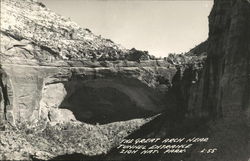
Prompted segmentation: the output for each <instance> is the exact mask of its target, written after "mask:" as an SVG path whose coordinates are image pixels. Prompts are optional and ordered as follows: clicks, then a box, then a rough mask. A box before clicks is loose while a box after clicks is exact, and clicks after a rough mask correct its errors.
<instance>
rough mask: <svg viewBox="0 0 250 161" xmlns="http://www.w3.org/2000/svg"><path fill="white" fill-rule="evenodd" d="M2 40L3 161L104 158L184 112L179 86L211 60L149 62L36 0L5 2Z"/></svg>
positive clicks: (142, 54) (195, 77)
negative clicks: (163, 118)
mask: <svg viewBox="0 0 250 161" xmlns="http://www.w3.org/2000/svg"><path fill="white" fill-rule="evenodd" d="M0 34H1V54H0V61H1V71H0V72H1V75H0V87H1V88H0V96H1V97H0V103H1V105H0V116H1V117H0V125H1V129H2V130H3V131H2V133H1V134H0V137H1V139H0V140H1V145H0V149H1V151H3V152H4V155H1V156H0V159H31V158H33V157H35V158H40V159H49V158H52V157H55V156H57V155H63V154H72V153H81V154H85V155H97V154H103V153H107V151H108V150H110V149H111V148H112V147H115V146H116V145H117V143H119V141H120V140H121V139H122V138H124V137H126V136H127V135H128V134H130V133H132V132H133V131H135V130H137V129H139V128H140V127H141V126H142V125H143V124H145V123H147V122H149V121H150V120H152V119H153V118H154V117H152V116H154V115H156V114H158V113H161V112H162V111H165V110H166V109H171V110H173V109H178V110H181V109H180V108H179V106H178V105H177V104H176V102H180V101H175V100H178V98H179V97H181V98H180V99H185V101H187V100H188V99H187V98H184V97H183V95H182V92H183V90H182V88H188V89H189V87H187V86H186V85H184V86H183V85H182V83H181V82H182V80H183V79H184V78H185V79H184V82H186V83H187V84H188V86H189V85H191V84H192V83H193V84H195V83H196V82H197V81H198V78H199V71H200V70H201V69H202V67H203V65H202V64H203V61H204V59H205V57H206V56H201V57H200V56H184V55H180V56H178V55H171V56H170V57H168V58H167V59H166V60H152V58H153V56H150V55H149V54H148V53H147V52H146V51H140V50H137V49H125V48H123V47H122V46H121V45H118V44H116V43H114V42H112V41H111V40H108V39H105V38H102V37H101V36H96V35H94V34H93V33H92V32H91V31H90V30H89V29H83V28H81V27H79V26H78V25H77V24H75V23H74V22H72V21H71V20H68V19H65V18H63V17H62V16H60V15H58V14H56V13H54V12H52V11H51V10H49V9H47V8H46V7H45V6H44V5H43V4H41V3H39V2H36V1H33V0H22V1H17V0H3V1H1V32H0ZM166 93H168V94H167V95H169V96H167V97H169V98H168V99H166ZM171 93H172V94H171ZM188 93H189V92H187V95H188ZM197 95H198V94H197ZM175 96H176V98H175ZM182 114H184V113H182ZM180 116H182V115H180ZM87 123H88V124H87ZM91 124H92V125H91ZM99 124H102V125H99ZM34 138H35V139H34Z"/></svg>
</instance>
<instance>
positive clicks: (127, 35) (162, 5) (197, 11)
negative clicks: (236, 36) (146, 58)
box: [39, 0, 213, 57]
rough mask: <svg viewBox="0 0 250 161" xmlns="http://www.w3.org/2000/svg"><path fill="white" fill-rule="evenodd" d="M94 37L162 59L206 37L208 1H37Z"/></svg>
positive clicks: (208, 11) (188, 47)
mask: <svg viewBox="0 0 250 161" xmlns="http://www.w3.org/2000/svg"><path fill="white" fill-rule="evenodd" d="M39 1H40V2H43V3H44V4H45V5H46V6H47V7H48V8H50V9H51V10H53V11H54V12H56V13H59V14H60V15H63V16H64V17H66V18H70V19H71V20H73V21H75V22H76V23H77V24H78V25H80V26H81V27H83V28H88V29H90V30H91V31H92V32H93V33H94V34H96V35H101V36H102V37H104V38H108V39H111V40H113V41H114V42H115V43H118V44H121V45H122V46H124V47H126V48H133V47H135V48H136V49H139V50H146V51H149V53H150V54H151V55H155V56H157V57H165V56H167V55H168V54H169V53H182V52H187V51H189V50H190V49H192V48H193V47H195V46H196V45H198V44H199V43H201V42H203V41H205V40H206V39H207V37H208V15H209V13H210V11H211V8H212V5H213V1H212V0H39Z"/></svg>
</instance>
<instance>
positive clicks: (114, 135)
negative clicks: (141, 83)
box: [0, 118, 152, 160]
mask: <svg viewBox="0 0 250 161" xmlns="http://www.w3.org/2000/svg"><path fill="white" fill-rule="evenodd" d="M151 119H152V118H149V119H133V120H129V121H123V122H114V123H110V124H105V125H90V124H85V123H81V122H67V123H57V124H55V125H51V124H47V125H46V127H45V128H44V129H41V128H39V127H38V126H36V127H32V128H27V127H26V128H23V129H22V130H8V131H0V151H1V153H2V154H3V155H1V156H0V160H32V158H37V159H41V160H49V159H51V158H54V157H56V156H59V155H65V154H74V153H79V154H83V155H86V156H94V155H100V154H105V153H107V152H108V151H109V150H110V149H111V148H112V147H114V146H116V145H118V144H119V142H120V141H121V140H122V139H123V138H124V137H126V136H128V135H129V134H130V133H131V132H133V131H135V130H136V129H138V128H140V126H142V125H143V124H145V123H147V122H148V121H150V120H151Z"/></svg>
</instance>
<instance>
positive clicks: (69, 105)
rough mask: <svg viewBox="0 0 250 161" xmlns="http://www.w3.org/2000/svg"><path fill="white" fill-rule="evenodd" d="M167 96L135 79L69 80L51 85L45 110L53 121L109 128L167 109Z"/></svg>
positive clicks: (44, 100)
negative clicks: (115, 123)
mask: <svg viewBox="0 0 250 161" xmlns="http://www.w3.org/2000/svg"><path fill="white" fill-rule="evenodd" d="M163 98H164V95H163V94H161V93H159V92H157V91H156V90H155V89H153V88H151V87H148V86H147V85H145V84H143V83H142V82H140V81H139V80H136V79H131V78H122V79H121V78H105V79H104V78H103V79H95V80H69V81H67V82H59V83H58V82H57V83H52V84H48V85H46V86H45V88H44V91H43V98H42V101H41V102H42V103H41V105H42V106H46V107H47V109H49V111H50V112H49V119H50V117H51V120H52V121H53V120H58V118H55V117H56V116H55V115H61V116H59V117H60V120H61V121H66V120H74V119H76V120H78V121H81V122H86V123H91V124H96V123H100V124H106V123H111V122H116V121H125V120H131V119H135V118H144V117H150V116H153V115H155V114H157V113H159V112H161V111H162V109H163V108H164V102H163Z"/></svg>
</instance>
